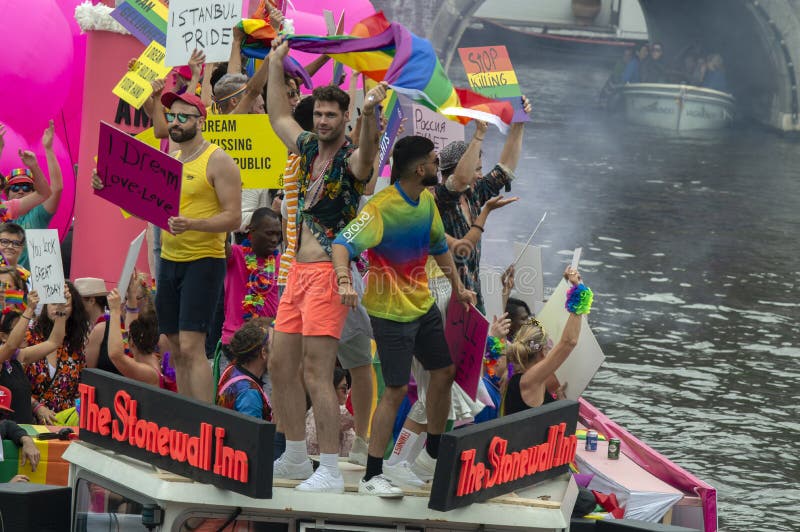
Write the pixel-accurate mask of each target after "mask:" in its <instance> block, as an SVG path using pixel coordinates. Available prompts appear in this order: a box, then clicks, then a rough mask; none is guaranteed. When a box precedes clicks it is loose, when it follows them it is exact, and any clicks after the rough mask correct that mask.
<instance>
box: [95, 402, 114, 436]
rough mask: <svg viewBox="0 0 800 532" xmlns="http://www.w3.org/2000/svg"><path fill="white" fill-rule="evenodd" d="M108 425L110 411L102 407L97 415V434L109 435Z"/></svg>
mask: <svg viewBox="0 0 800 532" xmlns="http://www.w3.org/2000/svg"><path fill="white" fill-rule="evenodd" d="M109 424H111V410H109V409H108V408H106V407H103V408H101V409H100V411H99V412H98V414H97V429H98V430H97V432H99V433H100V436H108V435H109V434H111V428H109Z"/></svg>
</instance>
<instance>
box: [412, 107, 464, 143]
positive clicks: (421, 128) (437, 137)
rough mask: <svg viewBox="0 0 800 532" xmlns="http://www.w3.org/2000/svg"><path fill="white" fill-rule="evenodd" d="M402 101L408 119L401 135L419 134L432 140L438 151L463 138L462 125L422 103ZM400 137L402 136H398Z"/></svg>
mask: <svg viewBox="0 0 800 532" xmlns="http://www.w3.org/2000/svg"><path fill="white" fill-rule="evenodd" d="M406 102H408V100H405V99H404V101H403V104H402V105H403V114H404V115H405V116H406V118H407V119H408V120H407V122H406V124H405V128H404V129H405V132H404V133H403V135H402V136H403V137H407V136H408V135H419V136H421V137H425V138H427V139H430V140H431V141H432V142H433V149H434V150H436V151H437V152H439V151H440V150H441V149H442V148H444V147H445V146H447V145H448V144H450V143H451V142H455V141H457V140H464V126H463V125H461V124H459V123H458V122H456V121H455V120H450V119H449V118H446V117H445V116H444V115H440V114H439V113H436V112H434V111H431V110H430V109H428V108H427V107H425V106H424V105H417V104H410V105H408V104H407V103H406ZM398 138H402V137H398Z"/></svg>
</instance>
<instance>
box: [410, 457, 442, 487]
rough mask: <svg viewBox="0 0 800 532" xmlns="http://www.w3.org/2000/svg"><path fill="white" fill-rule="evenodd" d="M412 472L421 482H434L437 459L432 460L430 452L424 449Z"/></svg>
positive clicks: (413, 465)
mask: <svg viewBox="0 0 800 532" xmlns="http://www.w3.org/2000/svg"><path fill="white" fill-rule="evenodd" d="M411 471H413V472H414V474H415V475H417V477H419V478H420V480H423V481H425V482H428V481H431V480H433V475H434V473H436V459H435V458H431V455H429V454H428V451H426V450H425V449H423V450H422V452H420V453H419V455H417V459H416V460H414V463H413V464H412V465H411Z"/></svg>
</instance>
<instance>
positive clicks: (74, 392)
mask: <svg viewBox="0 0 800 532" xmlns="http://www.w3.org/2000/svg"><path fill="white" fill-rule="evenodd" d="M27 337H28V345H36V344H40V343H42V342H43V341H45V338H42V337H40V336H39V335H37V334H35V333H33V332H32V331H28V333H27ZM48 365H49V362H48V361H47V357H45V358H43V359H42V360H39V361H37V362H32V363H30V364H28V367H27V368H25V372H26V373H27V374H28V379H29V380H30V381H31V395H32V396H33V398H34V399H36V400H37V401H39V402H40V403H42V404H44V405H45V406H46V407H47V408H49V409H50V410H52V411H53V412H56V413H58V412H61V411H62V410H66V409H67V408H72V407H73V406H75V399H77V398H78V382H79V381H80V379H81V372H82V371H83V368H84V367H86V356H84V354H83V351H79V352H74V353H70V352H69V351H68V349H67V347H66V346H65V345H64V344H62V345H61V346H60V347H59V348H58V350H57V351H56V372H55V374H54V375H53V378H52V379H51V378H50V372H49V368H48Z"/></svg>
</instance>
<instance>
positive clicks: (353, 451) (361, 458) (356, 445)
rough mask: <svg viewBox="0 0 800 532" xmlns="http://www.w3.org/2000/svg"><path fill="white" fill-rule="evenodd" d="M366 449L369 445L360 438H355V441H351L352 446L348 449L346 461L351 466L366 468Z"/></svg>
mask: <svg viewBox="0 0 800 532" xmlns="http://www.w3.org/2000/svg"><path fill="white" fill-rule="evenodd" d="M368 448H369V444H368V443H367V441H366V440H365V439H364V438H362V437H360V436H356V439H355V440H353V446H352V447H351V448H350V454H348V455H347V461H348V462H350V463H351V464H358V465H360V466H363V467H366V466H367V450H368Z"/></svg>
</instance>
